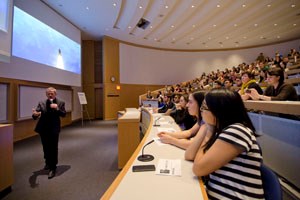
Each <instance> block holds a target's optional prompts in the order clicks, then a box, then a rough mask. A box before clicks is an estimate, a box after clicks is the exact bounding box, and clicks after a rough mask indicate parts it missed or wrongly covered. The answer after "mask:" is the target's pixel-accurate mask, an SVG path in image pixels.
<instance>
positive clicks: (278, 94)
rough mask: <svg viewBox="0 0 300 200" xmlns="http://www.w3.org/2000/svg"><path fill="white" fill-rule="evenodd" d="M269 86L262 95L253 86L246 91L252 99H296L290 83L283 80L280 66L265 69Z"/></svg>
mask: <svg viewBox="0 0 300 200" xmlns="http://www.w3.org/2000/svg"><path fill="white" fill-rule="evenodd" d="M267 81H268V83H269V86H268V87H267V88H266V90H265V92H264V94H263V95H261V94H259V93H258V92H257V91H256V90H255V89H254V88H253V89H250V93H247V95H249V96H250V97H251V98H252V99H253V100H264V101H297V100H298V95H297V92H296V90H295V88H294V86H293V85H292V84H289V83H285V82H284V72H283V69H282V68H280V67H275V68H271V69H269V70H268V71H267Z"/></svg>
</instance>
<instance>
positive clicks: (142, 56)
mask: <svg viewBox="0 0 300 200" xmlns="http://www.w3.org/2000/svg"><path fill="white" fill-rule="evenodd" d="M299 46H300V40H294V41H290V42H285V43H280V44H276V45H270V46H265V47H257V48H251V49H240V50H228V51H227V50H226V51H208V52H204V51H203V52H202V51H201V52H200V51H199V52H192V51H190V52H185V51H167V50H157V49H150V48H143V47H137V46H133V45H127V44H124V43H120V83H123V84H148V85H160V84H161V85H166V84H176V83H180V82H183V81H187V80H191V79H193V78H195V77H199V76H200V75H201V74H202V73H203V72H210V71H215V70H216V69H225V68H226V67H228V68H230V67H232V66H237V65H238V64H240V63H243V62H246V63H251V62H253V61H254V60H255V59H256V57H257V56H258V54H259V53H260V52H263V53H264V54H265V55H266V56H269V57H274V55H275V52H276V51H279V52H280V53H282V54H286V53H287V52H289V50H290V49H291V48H295V49H297V50H298V51H299Z"/></svg>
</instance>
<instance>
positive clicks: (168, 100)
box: [157, 94, 175, 113]
mask: <svg viewBox="0 0 300 200" xmlns="http://www.w3.org/2000/svg"><path fill="white" fill-rule="evenodd" d="M163 99H164V105H163V107H162V108H159V109H158V111H157V112H158V113H165V112H167V111H168V110H169V109H171V110H173V109H175V104H174V103H173V100H172V95H171V94H168V95H165V96H164V97H163Z"/></svg>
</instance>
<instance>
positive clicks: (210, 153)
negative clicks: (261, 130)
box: [185, 89, 264, 199]
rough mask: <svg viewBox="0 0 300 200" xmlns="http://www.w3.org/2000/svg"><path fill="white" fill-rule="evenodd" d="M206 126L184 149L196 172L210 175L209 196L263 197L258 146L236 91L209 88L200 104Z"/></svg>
mask: <svg viewBox="0 0 300 200" xmlns="http://www.w3.org/2000/svg"><path fill="white" fill-rule="evenodd" d="M200 109H201V111H202V113H201V114H202V117H203V120H204V122H205V124H204V126H206V129H204V128H203V129H202V131H201V132H199V133H198V134H197V135H196V136H195V138H194V140H193V142H192V144H191V145H189V147H188V148H187V150H186V152H185V158H186V159H187V160H194V164H193V172H194V174H195V175H196V176H199V177H203V176H209V179H208V182H207V187H206V189H207V194H208V198H209V199H264V191H263V187H262V178H261V173H260V166H261V163H262V154H261V149H260V147H259V145H258V144H257V141H256V136H257V135H256V134H255V128H254V126H253V124H252V122H251V120H250V118H249V116H248V114H247V112H246V109H245V107H244V104H243V101H242V99H241V97H240V95H239V94H238V93H237V92H232V91H230V90H227V89H212V90H211V91H209V92H208V93H207V94H206V96H205V100H204V101H203V103H202V106H201V108H200Z"/></svg>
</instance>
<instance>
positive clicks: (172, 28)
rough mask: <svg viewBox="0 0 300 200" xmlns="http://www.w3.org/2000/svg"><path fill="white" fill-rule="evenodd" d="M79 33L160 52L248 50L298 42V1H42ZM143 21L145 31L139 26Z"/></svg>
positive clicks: (299, 11) (299, 16)
mask: <svg viewBox="0 0 300 200" xmlns="http://www.w3.org/2000/svg"><path fill="white" fill-rule="evenodd" d="M42 1H43V2H44V3H46V4H47V5H48V6H49V7H51V8H52V9H53V10H55V11H56V12H57V13H59V14H60V15H62V16H63V17H65V18H66V19H67V20H69V21H70V22H71V23H72V24H74V25H75V26H77V27H78V28H79V29H80V30H81V31H82V39H83V40H90V39H92V40H100V39H101V38H102V37H103V36H104V35H107V36H110V37H113V38H116V39H119V40H122V41H126V42H130V43H134V44H139V45H144V46H151V47H157V48H164V49H189V50H216V49H220V50H222V49H234V48H247V47H253V46H260V45H267V44H274V43H278V42H282V41H289V40H293V39H299V38H300V0H42ZM141 18H144V19H146V20H148V21H149V22H150V24H149V26H148V27H147V28H146V29H142V28H139V27H137V26H136V25H137V23H138V21H139V20H140V19H141Z"/></svg>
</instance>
